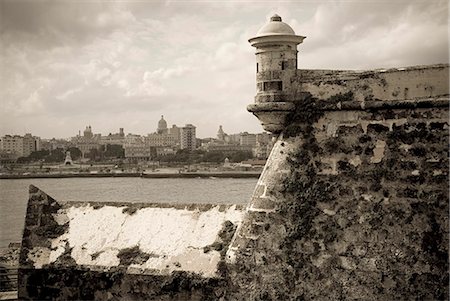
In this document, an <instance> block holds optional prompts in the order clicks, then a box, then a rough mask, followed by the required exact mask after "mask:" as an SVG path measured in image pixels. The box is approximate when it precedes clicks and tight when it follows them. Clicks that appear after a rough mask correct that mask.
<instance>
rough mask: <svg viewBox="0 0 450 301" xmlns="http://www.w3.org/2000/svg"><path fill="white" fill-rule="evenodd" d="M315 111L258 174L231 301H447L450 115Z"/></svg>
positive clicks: (231, 254)
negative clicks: (449, 144) (449, 132)
mask: <svg viewBox="0 0 450 301" xmlns="http://www.w3.org/2000/svg"><path fill="white" fill-rule="evenodd" d="M441 90H442V89H441ZM447 91H448V88H447ZM441 93H442V91H441ZM442 94H444V93H442ZM447 94H448V92H447ZM447 102H448V100H447ZM317 103H318V100H317V99H315V98H313V97H310V98H309V103H308V99H306V101H303V102H302V105H301V106H299V107H298V110H297V112H296V114H295V115H294V116H292V118H291V122H290V124H289V125H288V126H287V127H286V128H285V129H284V131H283V133H282V134H281V135H280V137H279V139H278V141H277V142H276V144H275V146H274V148H273V150H272V153H271V155H270V157H269V160H268V162H267V164H266V166H265V169H264V171H263V173H262V175H261V177H260V180H259V182H258V185H257V189H255V192H254V195H253V197H252V201H251V203H250V205H249V206H248V210H247V214H246V216H245V218H244V220H243V222H242V224H241V225H240V227H239V228H238V230H237V232H236V234H235V239H234V241H233V242H232V245H231V247H230V249H229V250H228V253H227V255H228V256H227V260H228V263H229V265H228V270H227V271H228V273H229V274H228V275H229V277H230V279H231V280H230V281H231V282H232V283H233V285H234V288H235V291H234V292H231V293H230V294H229V297H230V299H243V300H344V299H345V300H410V299H419V300H447V298H448V294H449V287H448V283H449V278H448V244H449V239H448V237H449V229H448V228H449V220H448V210H449V207H448V205H449V198H448V180H449V179H448V170H449V152H448V143H449V140H448V139H449V138H448V120H449V115H448V107H433V104H431V105H430V106H429V107H428V108H411V109H383V108H379V109H376V110H360V109H359V110H344V111H323V110H321V109H320V107H318V106H317V105H316V104H317ZM262 200H266V201H265V202H263V201H262ZM268 201H269V202H268ZM267 204H270V206H268V205H267ZM255 213H257V214H258V215H255Z"/></svg>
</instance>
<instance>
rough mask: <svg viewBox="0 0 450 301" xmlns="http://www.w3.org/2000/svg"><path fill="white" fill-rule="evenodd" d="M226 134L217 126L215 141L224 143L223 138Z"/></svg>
mask: <svg viewBox="0 0 450 301" xmlns="http://www.w3.org/2000/svg"><path fill="white" fill-rule="evenodd" d="M226 136H227V134H225V132H224V131H223V128H222V126H221V125H219V130H218V131H217V140H219V141H225V137H226Z"/></svg>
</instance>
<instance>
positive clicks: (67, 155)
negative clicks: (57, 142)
mask: <svg viewBox="0 0 450 301" xmlns="http://www.w3.org/2000/svg"><path fill="white" fill-rule="evenodd" d="M72 164H73V162H72V157H71V156H70V151H67V152H66V159H65V160H64V165H72Z"/></svg>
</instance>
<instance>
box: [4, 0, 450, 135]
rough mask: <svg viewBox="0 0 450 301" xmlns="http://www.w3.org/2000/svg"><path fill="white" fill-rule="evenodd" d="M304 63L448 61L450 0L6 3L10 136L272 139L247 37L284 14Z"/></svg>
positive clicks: (351, 65) (358, 65)
mask: <svg viewBox="0 0 450 301" xmlns="http://www.w3.org/2000/svg"><path fill="white" fill-rule="evenodd" d="M274 13H277V14H279V15H280V16H281V17H282V18H283V21H284V22H286V23H288V24H290V25H291V27H292V28H293V29H294V30H295V32H296V34H299V35H304V36H307V38H306V39H305V41H304V43H303V44H301V45H300V47H299V51H300V52H299V63H298V66H299V68H301V69H303V68H305V69H371V68H384V67H400V66H410V65H424V64H435V63H448V59H449V57H448V1H446V0H443V1H439V0H422V1H414V0H404V1H403V0H398V1H395V0H378V1H370V0H369V1H367V0H366V1H363V0H358V1H356V0H348V1H320V0H319V1H212V0H211V1H176V0H174V1H142V0H140V1H117V2H116V1H86V0H85V1H40V0H33V1H21V0H19V1H17V0H14V1H7V0H0V135H5V134H19V135H23V134H25V133H28V132H29V133H32V134H33V135H37V136H40V137H42V138H52V137H71V136H75V135H76V134H77V133H78V130H81V131H83V129H84V128H85V126H86V125H91V126H92V128H93V131H94V132H95V133H102V134H103V135H105V134H108V133H115V132H118V128H119V127H124V128H125V132H126V133H130V132H131V133H135V134H142V135H144V134H148V133H150V132H154V131H155V130H156V126H157V122H158V120H159V118H160V115H164V116H165V119H166V121H167V123H168V125H169V126H171V125H172V124H177V125H179V126H181V125H184V124H186V123H192V124H194V125H196V126H197V137H202V138H203V137H211V136H215V135H216V133H217V130H218V127H219V125H223V128H224V131H225V132H227V133H238V132H241V131H249V132H261V131H262V128H261V126H260V125H259V122H258V121H257V119H256V118H255V117H253V115H251V114H250V113H248V112H247V111H246V106H247V104H249V103H252V102H253V97H254V94H255V57H254V49H253V48H252V47H250V45H249V43H248V41H247V40H248V39H249V38H250V37H252V36H254V35H255V34H256V32H257V31H258V29H259V28H260V27H261V26H262V25H263V24H265V23H266V22H267V20H268V18H269V17H270V16H271V15H272V14H274Z"/></svg>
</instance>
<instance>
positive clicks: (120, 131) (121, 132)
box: [119, 128, 125, 137]
mask: <svg viewBox="0 0 450 301" xmlns="http://www.w3.org/2000/svg"><path fill="white" fill-rule="evenodd" d="M119 136H120V137H125V133H124V132H123V128H119Z"/></svg>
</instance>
